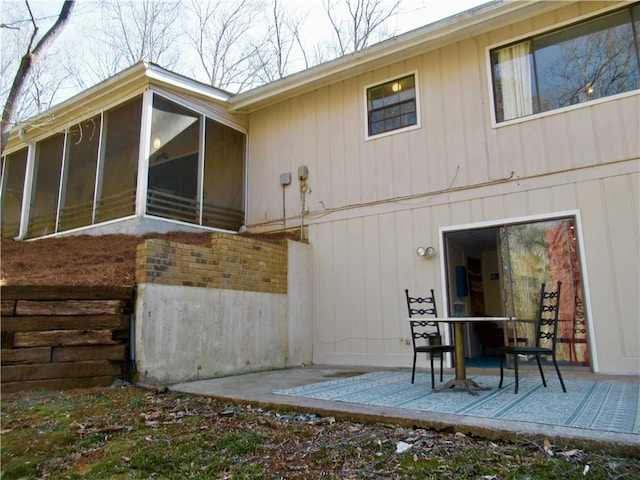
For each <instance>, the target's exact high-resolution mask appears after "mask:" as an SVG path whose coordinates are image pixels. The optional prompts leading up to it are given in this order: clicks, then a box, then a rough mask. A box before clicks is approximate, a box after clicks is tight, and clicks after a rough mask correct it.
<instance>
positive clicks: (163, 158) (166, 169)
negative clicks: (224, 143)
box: [147, 95, 200, 223]
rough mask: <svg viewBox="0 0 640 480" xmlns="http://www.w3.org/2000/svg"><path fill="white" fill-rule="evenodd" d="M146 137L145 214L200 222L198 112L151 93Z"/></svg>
mask: <svg viewBox="0 0 640 480" xmlns="http://www.w3.org/2000/svg"><path fill="white" fill-rule="evenodd" d="M150 138H151V152H152V153H151V156H150V157H149V184H148V188H147V213H148V214H149V215H156V216H159V217H165V218H172V219H175V220H183V221H185V222H191V223H200V222H199V212H198V204H197V199H198V156H199V155H198V152H199V148H198V146H199V144H200V115H198V114H197V113H195V112H191V111H189V110H187V109H185V108H182V107H180V106H178V105H176V104H175V103H172V102H170V101H168V100H166V99H164V98H162V97H160V96H158V95H154V96H153V114H152V121H151V137H150Z"/></svg>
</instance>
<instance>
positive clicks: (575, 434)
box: [170, 365, 640, 451]
mask: <svg viewBox="0 0 640 480" xmlns="http://www.w3.org/2000/svg"><path fill="white" fill-rule="evenodd" d="M373 372H385V375H387V373H388V375H387V376H391V375H392V373H391V372H396V373H398V374H400V375H399V377H400V378H403V377H402V375H404V374H406V375H407V379H410V372H408V371H407V370H406V369H380V368H367V367H343V366H340V367H337V366H323V365H311V366H303V367H300V368H293V369H286V370H275V371H265V372H259V373H250V374H245V375H238V376H229V377H222V378H214V379H208V380H199V381H193V382H187V383H180V384H176V385H172V386H171V387H170V389H171V390H174V391H179V392H186V393H192V394H197V395H206V396H211V397H214V398H217V399H220V400H227V401H232V402H238V403H245V404H251V405H260V406H263V407H266V408H274V409H281V410H293V411H298V412H306V413H314V414H317V415H321V416H330V415H331V416H334V417H336V418H342V419H349V420H356V421H364V422H371V421H374V422H386V423H398V424H403V425H416V426H420V427H423V428H430V429H435V430H443V431H452V432H462V433H464V434H467V435H475V436H482V437H485V438H493V439H513V438H517V437H527V438H530V439H531V440H536V439H543V438H547V439H550V440H551V441H554V442H558V441H566V442H570V443H571V444H572V445H576V446H580V445H589V446H591V447H594V446H600V445H601V446H602V447H603V448H607V449H622V450H629V449H631V451H637V449H638V447H640V434H638V433H636V431H637V429H636V428H635V427H637V425H638V424H639V423H640V406H639V405H638V395H637V393H636V394H634V395H619V396H618V397H617V398H616V399H615V401H616V402H617V404H620V403H621V402H622V403H623V407H624V412H625V414H624V419H625V423H626V422H629V425H631V432H632V433H620V432H616V431H610V429H608V428H603V429H597V428H596V429H594V428H575V427H573V426H563V425H554V424H545V423H541V418H540V416H541V412H544V411H545V408H553V407H554V405H552V403H553V401H552V400H553V398H554V396H553V393H552V390H553V382H556V383H557V378H555V377H554V376H553V374H552V373H551V372H550V373H549V374H548V375H547V380H548V384H549V388H548V389H539V388H538V387H541V382H539V374H538V372H537V370H527V369H525V370H524V371H523V372H521V378H522V377H524V378H525V380H527V377H531V384H533V382H534V380H535V383H536V384H538V383H540V385H537V386H536V388H537V389H538V390H540V393H539V395H538V398H539V399H540V398H542V399H547V398H548V399H549V401H550V404H548V405H544V404H543V405H541V403H542V402H540V401H539V400H538V401H536V403H529V404H527V403H526V402H532V401H535V400H534V396H528V395H527V392H526V390H523V389H522V387H521V391H520V393H519V394H518V395H513V387H512V381H513V378H512V375H513V373H512V372H510V371H508V372H506V377H505V381H506V383H505V386H504V388H503V389H502V390H504V393H503V392H501V391H497V390H496V389H495V388H493V389H492V390H494V392H493V393H492V394H494V395H495V394H497V393H500V394H501V395H513V396H512V397H511V398H513V399H514V400H515V401H517V402H519V404H520V405H519V410H520V418H519V420H517V421H516V420H509V419H504V418H491V416H489V415H487V416H483V415H482V413H480V414H478V413H474V415H465V414H455V413H446V412H445V413H443V412H441V411H440V412H439V411H428V410H426V411H425V410H417V409H413V408H398V407H393V406H391V407H390V406H381V405H372V404H367V403H362V402H358V401H344V400H343V401H336V400H326V399H320V398H312V397H310V396H298V395H297V394H296V392H297V391H298V390H305V389H308V388H307V387H308V386H310V385H311V386H312V387H311V389H313V388H316V387H317V388H322V387H323V386H324V385H320V386H316V385H315V384H320V383H326V382H331V383H328V384H327V385H329V386H331V385H332V384H335V383H338V384H339V383H340V382H336V381H337V380H339V381H341V379H350V378H356V377H358V378H367V377H359V376H361V375H365V374H373V375H374V376H375V374H374V373H373ZM467 372H468V375H469V376H478V378H480V379H485V378H486V379H495V378H496V375H498V374H499V372H498V371H497V370H496V369H478V368H469V369H468V370H467ZM452 373H453V372H448V374H449V375H451V374H452ZM562 373H563V377H564V378H565V381H566V382H567V385H568V388H569V389H570V388H571V382H573V381H575V382H578V383H579V382H591V383H592V384H596V383H600V382H607V383H609V384H612V385H614V386H616V387H618V388H626V389H627V391H632V392H637V391H638V389H639V388H640V376H618V375H615V376H614V375H599V374H593V373H590V372H587V371H585V370H584V369H568V368H567V369H563V372H562ZM397 376H398V375H397ZM534 377H537V378H534ZM549 377H550V378H549ZM507 380H508V381H511V383H510V382H507ZM445 381H446V379H445ZM406 383H410V380H409V381H407V382H406ZM576 385H577V383H576ZM296 388H297V389H298V390H296ZM351 388H352V390H353V388H357V387H351ZM380 388H381V389H384V388H388V389H389V390H392V389H394V390H397V387H394V386H393V384H389V385H388V386H387V387H380ZM412 388H414V389H416V391H423V392H424V396H427V395H429V396H431V395H434V394H432V393H431V391H430V388H429V382H428V381H427V375H426V374H425V373H424V372H420V375H418V376H417V378H416V385H415V386H412ZM292 389H293V390H292ZM629 389H630V390H629ZM546 391H548V392H549V393H548V395H549V396H548V397H545V396H544V394H545V392H546ZM616 391H618V390H616ZM275 392H280V393H275ZM283 393H284V394H283ZM385 393H389V394H393V393H394V392H392V391H389V392H381V394H382V395H384V394H385ZM460 394H462V392H453V391H450V392H440V393H436V394H435V395H442V396H443V397H442V398H443V399H444V400H446V401H448V402H451V401H452V398H453V397H446V396H448V395H460ZM464 396H465V397H464V398H465V400H466V398H474V397H472V396H471V395H468V394H467V393H464ZM467 396H468V397H467ZM620 397H624V398H620ZM433 398H440V397H433ZM459 398H463V397H459ZM555 398H561V397H555ZM610 400H611V399H610ZM592 403H593V401H592ZM600 406H602V405H600ZM600 406H599V405H593V406H591V407H590V408H592V410H594V412H595V413H594V415H596V416H597V415H599V414H601V413H603V412H600V411H599V407H600ZM556 408H557V405H556ZM560 408H562V407H560ZM629 412H631V415H630V416H631V417H634V418H629ZM605 413H606V412H605ZM523 415H524V416H523ZM528 415H530V418H529V417H528ZM542 422H544V421H542Z"/></svg>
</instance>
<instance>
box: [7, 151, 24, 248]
mask: <svg viewBox="0 0 640 480" xmlns="http://www.w3.org/2000/svg"><path fill="white" fill-rule="evenodd" d="M27 154H28V150H27V149H26V148H23V149H22V150H18V151H17V152H15V153H12V154H10V155H7V156H6V157H4V158H3V160H4V162H3V165H2V197H1V198H2V202H1V203H0V206H1V207H2V209H1V211H0V215H1V219H2V239H3V240H4V239H10V238H15V237H17V236H18V234H19V233H20V214H21V211H22V199H23V196H24V175H25V172H26V169H27Z"/></svg>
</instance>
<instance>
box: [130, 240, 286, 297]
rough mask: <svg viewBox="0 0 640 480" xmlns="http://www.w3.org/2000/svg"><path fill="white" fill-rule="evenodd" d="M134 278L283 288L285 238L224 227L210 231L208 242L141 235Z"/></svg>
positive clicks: (195, 284) (254, 288)
mask: <svg viewBox="0 0 640 480" xmlns="http://www.w3.org/2000/svg"><path fill="white" fill-rule="evenodd" d="M136 283H138V284H141V283H152V284H157V285H180V286H189V287H205V288H221V289H227V290H243V291H251V292H264V293H282V294H286V293H287V244H286V242H284V241H283V242H281V243H271V242H264V241H260V240H256V239H253V238H248V237H242V236H239V235H229V234H224V233H220V234H213V235H212V236H211V248H207V247H201V246H195V245H186V244H179V243H175V242H170V241H166V240H157V239H153V240H147V241H146V242H144V243H143V244H141V245H139V246H138V252H137V263H136Z"/></svg>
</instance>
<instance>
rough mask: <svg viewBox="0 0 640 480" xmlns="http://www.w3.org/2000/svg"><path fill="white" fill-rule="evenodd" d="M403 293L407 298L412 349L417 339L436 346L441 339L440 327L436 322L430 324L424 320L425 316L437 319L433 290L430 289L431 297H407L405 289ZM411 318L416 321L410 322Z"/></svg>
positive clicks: (407, 293)
mask: <svg viewBox="0 0 640 480" xmlns="http://www.w3.org/2000/svg"><path fill="white" fill-rule="evenodd" d="M404 293H405V296H406V298H407V311H408V312H409V323H410V325H411V339H412V340H413V348H415V347H416V340H419V339H424V340H425V341H426V342H427V343H430V344H438V343H439V342H441V341H442V337H441V336H440V325H439V324H438V323H436V322H430V321H429V320H428V319H425V318H424V317H425V316H427V315H431V316H433V317H434V318H438V309H437V308H436V296H435V293H434V291H433V288H432V289H431V295H430V296H427V297H412V296H411V295H409V290H408V289H405V291H404ZM416 317H420V318H416ZM413 318H416V319H415V320H412V319H413Z"/></svg>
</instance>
